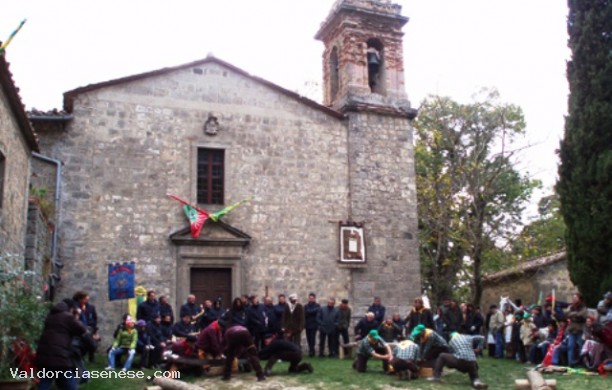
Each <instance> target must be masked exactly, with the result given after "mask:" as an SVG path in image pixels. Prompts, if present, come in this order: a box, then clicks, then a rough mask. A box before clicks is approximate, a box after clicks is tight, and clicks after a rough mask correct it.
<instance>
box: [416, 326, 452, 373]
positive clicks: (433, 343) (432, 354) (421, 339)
mask: <svg viewBox="0 0 612 390" xmlns="http://www.w3.org/2000/svg"><path fill="white" fill-rule="evenodd" d="M410 339H411V340H413V341H414V342H416V343H417V344H419V350H420V356H419V360H420V361H423V362H425V364H426V365H427V366H430V367H431V366H433V363H435V360H436V359H437V358H438V355H440V354H441V353H443V352H448V344H447V343H446V340H444V337H442V336H440V335H439V334H438V333H436V332H435V331H434V330H433V329H427V328H425V325H423V324H420V325H417V326H416V327H415V328H414V329H413V330H412V333H410Z"/></svg>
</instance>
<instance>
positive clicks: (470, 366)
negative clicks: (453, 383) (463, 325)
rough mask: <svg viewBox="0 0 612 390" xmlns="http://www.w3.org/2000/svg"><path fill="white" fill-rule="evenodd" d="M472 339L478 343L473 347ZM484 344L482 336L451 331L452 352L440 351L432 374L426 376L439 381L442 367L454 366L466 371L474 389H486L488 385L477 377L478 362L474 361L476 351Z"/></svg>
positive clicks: (450, 343)
mask: <svg viewBox="0 0 612 390" xmlns="http://www.w3.org/2000/svg"><path fill="white" fill-rule="evenodd" d="M474 341H476V342H477V343H478V345H477V347H476V349H473V346H474ZM483 346H484V337H483V336H468V335H462V334H459V333H457V332H452V333H451V338H450V342H449V347H450V349H451V351H453V353H441V354H440V356H438V359H437V360H436V366H435V368H434V376H433V377H430V378H427V379H428V380H430V381H435V382H437V381H440V377H441V376H442V369H443V368H444V367H450V368H456V369H457V370H459V371H461V372H463V373H466V372H467V373H468V374H469V376H470V381H471V382H472V387H473V388H475V389H486V388H488V386H487V385H486V384H484V383H482V382H481V381H480V379H479V378H478V363H476V353H478V352H480V351H482V348H483Z"/></svg>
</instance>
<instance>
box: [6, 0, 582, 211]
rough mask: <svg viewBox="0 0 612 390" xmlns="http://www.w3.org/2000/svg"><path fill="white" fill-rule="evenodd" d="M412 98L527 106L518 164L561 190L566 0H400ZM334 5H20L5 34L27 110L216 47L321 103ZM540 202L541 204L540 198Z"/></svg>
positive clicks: (286, 0) (278, 1)
mask: <svg viewBox="0 0 612 390" xmlns="http://www.w3.org/2000/svg"><path fill="white" fill-rule="evenodd" d="M396 2H397V3H399V4H401V5H402V7H403V8H402V13H403V14H404V15H405V16H408V17H409V18H410V21H409V22H408V24H407V25H406V26H405V27H404V32H405V36H404V55H405V59H404V65H405V77H406V88H407V93H408V96H409V98H410V100H411V101H412V104H413V106H415V107H418V106H419V105H420V102H421V100H422V99H423V98H424V97H426V96H427V95H428V94H439V95H446V96H450V97H452V98H454V99H456V100H458V101H462V102H467V101H469V98H470V96H471V95H473V94H474V93H475V92H477V91H478V90H479V89H480V88H482V87H495V88H497V89H498V90H499V92H500V93H501V99H502V100H503V101H506V102H511V103H515V104H518V105H519V106H521V107H522V108H523V110H524V112H525V116H526V120H527V136H526V137H525V139H524V140H522V141H521V142H522V143H523V144H533V145H534V146H533V147H531V148H530V149H529V150H527V151H525V152H524V153H523V155H522V156H521V158H520V168H521V170H523V171H524V172H529V173H530V175H531V176H532V177H534V178H538V179H541V180H542V181H543V182H544V184H545V190H544V191H543V192H550V191H552V186H553V184H554V182H555V180H556V172H557V160H558V159H557V156H556V155H555V153H554V151H555V149H556V148H557V147H558V143H559V140H560V139H561V137H562V134H563V124H564V115H565V113H566V111H567V94H568V86H567V80H566V77H565V63H566V60H567V59H569V56H570V52H569V49H568V48H567V31H566V25H565V20H566V15H567V6H566V2H565V1H562V0H536V1H534V0H461V1H459V0H399V1H396ZM333 3H334V0H259V1H257V0H192V1H187V0H174V1H166V0H164V1H158V0H104V1H102V0H97V1H93V0H91V1H83V0H19V1H10V2H8V1H7V2H5V4H3V5H4V6H3V7H2V10H1V11H0V39H1V40H3V41H4V40H6V38H7V37H8V35H9V34H10V33H11V31H13V30H14V29H15V28H16V27H17V25H18V24H19V22H20V21H21V20H22V19H24V18H27V19H28V21H27V23H26V24H25V26H24V27H23V29H22V30H21V31H20V32H19V34H18V35H17V36H16V37H15V39H14V40H13V42H12V43H11V44H10V46H9V47H8V49H7V53H6V58H7V60H8V61H9V62H10V63H11V70H12V72H13V75H14V79H15V82H16V84H17V86H18V87H20V89H21V96H22V99H23V101H24V103H25V105H26V107H27V108H28V109H31V108H38V109H44V110H47V109H51V108H61V106H62V94H63V93H64V92H66V91H68V90H71V89H74V88H77V87H80V86H84V85H87V84H91V83H97V82H101V81H105V80H109V79H114V78H118V77H124V76H129V75H132V74H136V73H142V72H146V71H150V70H155V69H158V68H162V67H167V66H174V65H180V64H183V63H186V62H191V61H195V60H198V59H202V58H204V57H206V55H207V54H208V53H213V54H214V55H215V56H216V57H218V58H220V59H222V60H225V61H227V62H230V63H232V64H234V65H236V66H238V67H240V68H242V69H244V70H245V71H247V72H249V73H251V74H253V75H256V76H259V77H262V78H264V79H267V80H269V81H271V82H274V83H276V84H279V85H280V86H282V87H285V88H288V89H290V90H294V91H298V92H300V93H302V94H306V95H307V96H309V97H311V98H314V99H315V100H318V101H320V100H321V97H320V96H318V94H316V95H314V96H313V91H315V90H316V89H315V88H313V87H312V86H310V85H309V84H312V83H313V82H316V83H318V82H320V80H321V73H322V72H321V67H322V65H321V53H322V51H323V45H322V43H321V42H319V41H316V40H315V39H314V38H313V37H314V34H315V33H316V31H317V29H318V27H319V25H320V23H321V21H323V19H324V18H325V17H326V16H327V14H328V12H329V10H330V8H331V6H332V4H333ZM536 200H537V199H536Z"/></svg>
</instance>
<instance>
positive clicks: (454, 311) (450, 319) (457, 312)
mask: <svg viewBox="0 0 612 390" xmlns="http://www.w3.org/2000/svg"><path fill="white" fill-rule="evenodd" d="M443 321H444V338H445V339H446V340H448V339H449V338H450V334H451V333H452V332H459V331H460V330H461V326H462V325H463V313H461V309H460V308H459V305H457V301H456V300H454V299H451V301H450V306H449V307H448V310H446V311H445V312H444V316H443Z"/></svg>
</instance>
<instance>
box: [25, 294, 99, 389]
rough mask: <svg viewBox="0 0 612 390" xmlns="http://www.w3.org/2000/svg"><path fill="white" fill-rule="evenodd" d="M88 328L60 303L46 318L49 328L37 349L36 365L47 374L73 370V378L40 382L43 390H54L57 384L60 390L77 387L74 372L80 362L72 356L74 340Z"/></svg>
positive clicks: (61, 377)
mask: <svg viewBox="0 0 612 390" xmlns="http://www.w3.org/2000/svg"><path fill="white" fill-rule="evenodd" d="M86 331H87V329H86V328H85V325H83V324H82V323H81V322H80V321H79V320H77V319H76V318H75V316H74V314H73V313H72V312H71V311H70V310H69V308H68V305H67V304H66V303H64V302H60V303H58V304H57V305H55V306H53V308H52V309H51V312H50V313H49V315H48V316H47V318H46V319H45V327H44V329H43V333H42V335H41V337H40V341H39V342H38V349H37V350H36V366H37V367H38V368H39V369H43V368H44V369H46V370H47V371H49V370H52V371H63V372H67V371H70V372H71V375H69V376H70V378H66V377H65V376H62V375H59V377H56V378H53V377H51V378H46V377H45V378H44V379H41V380H40V384H39V386H38V388H39V389H50V388H51V386H52V385H53V382H54V381H55V385H56V386H57V388H58V389H62V390H63V389H75V388H76V387H77V382H76V378H74V376H75V375H74V370H75V368H76V363H75V360H74V357H73V353H72V339H73V337H81V336H83V335H84V334H85V332H86Z"/></svg>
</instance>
